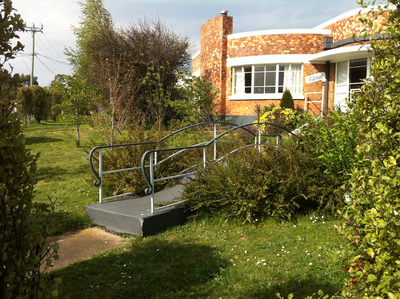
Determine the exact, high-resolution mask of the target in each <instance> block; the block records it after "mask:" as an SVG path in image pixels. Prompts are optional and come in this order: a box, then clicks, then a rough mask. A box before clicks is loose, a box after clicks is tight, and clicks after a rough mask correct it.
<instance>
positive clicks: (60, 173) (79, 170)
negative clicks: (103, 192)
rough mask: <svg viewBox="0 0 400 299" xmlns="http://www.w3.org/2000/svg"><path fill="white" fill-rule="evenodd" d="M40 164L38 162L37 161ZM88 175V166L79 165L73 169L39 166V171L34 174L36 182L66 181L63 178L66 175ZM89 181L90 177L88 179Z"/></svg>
mask: <svg viewBox="0 0 400 299" xmlns="http://www.w3.org/2000/svg"><path fill="white" fill-rule="evenodd" d="M39 164H40V160H39ZM87 173H89V166H88V165H85V164H79V165H76V166H74V167H73V169H72V170H71V169H68V170H67V169H65V168H63V167H60V166H47V167H40V165H39V170H38V171H37V173H36V179H37V180H38V181H42V180H51V181H54V180H56V179H58V178H61V179H63V180H66V178H65V176H66V175H75V174H83V175H84V174H87ZM90 181H92V180H91V177H90Z"/></svg>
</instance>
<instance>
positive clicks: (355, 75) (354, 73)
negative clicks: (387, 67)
mask: <svg viewBox="0 0 400 299" xmlns="http://www.w3.org/2000/svg"><path fill="white" fill-rule="evenodd" d="M349 77H350V78H349V79H350V83H356V82H362V81H361V80H363V79H365V78H366V77H367V66H364V67H357V68H353V69H350V74H349Z"/></svg>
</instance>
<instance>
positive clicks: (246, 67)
mask: <svg viewBox="0 0 400 299" xmlns="http://www.w3.org/2000/svg"><path fill="white" fill-rule="evenodd" d="M251 69H252V67H251V66H245V67H244V71H245V72H246V73H249V72H250V73H251Z"/></svg>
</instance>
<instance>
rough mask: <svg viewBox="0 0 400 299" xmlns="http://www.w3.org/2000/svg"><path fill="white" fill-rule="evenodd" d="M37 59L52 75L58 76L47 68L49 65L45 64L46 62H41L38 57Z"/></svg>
mask: <svg viewBox="0 0 400 299" xmlns="http://www.w3.org/2000/svg"><path fill="white" fill-rule="evenodd" d="M36 57H37V59H38V60H39V61H40V63H41V64H43V66H44V67H45V68H46V69H47V70H48V71H49V72H50V73H52V74H53V75H54V76H56V74H55V73H54V72H53V71H52V70H51V69H49V68H48V67H47V65H46V64H44V62H43V61H41V60H40V58H39V57H38V56H36Z"/></svg>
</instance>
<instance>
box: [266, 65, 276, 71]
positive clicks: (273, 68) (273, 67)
mask: <svg viewBox="0 0 400 299" xmlns="http://www.w3.org/2000/svg"><path fill="white" fill-rule="evenodd" d="M265 67H266V70H267V72H271V71H276V64H267V65H266V66H265Z"/></svg>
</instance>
